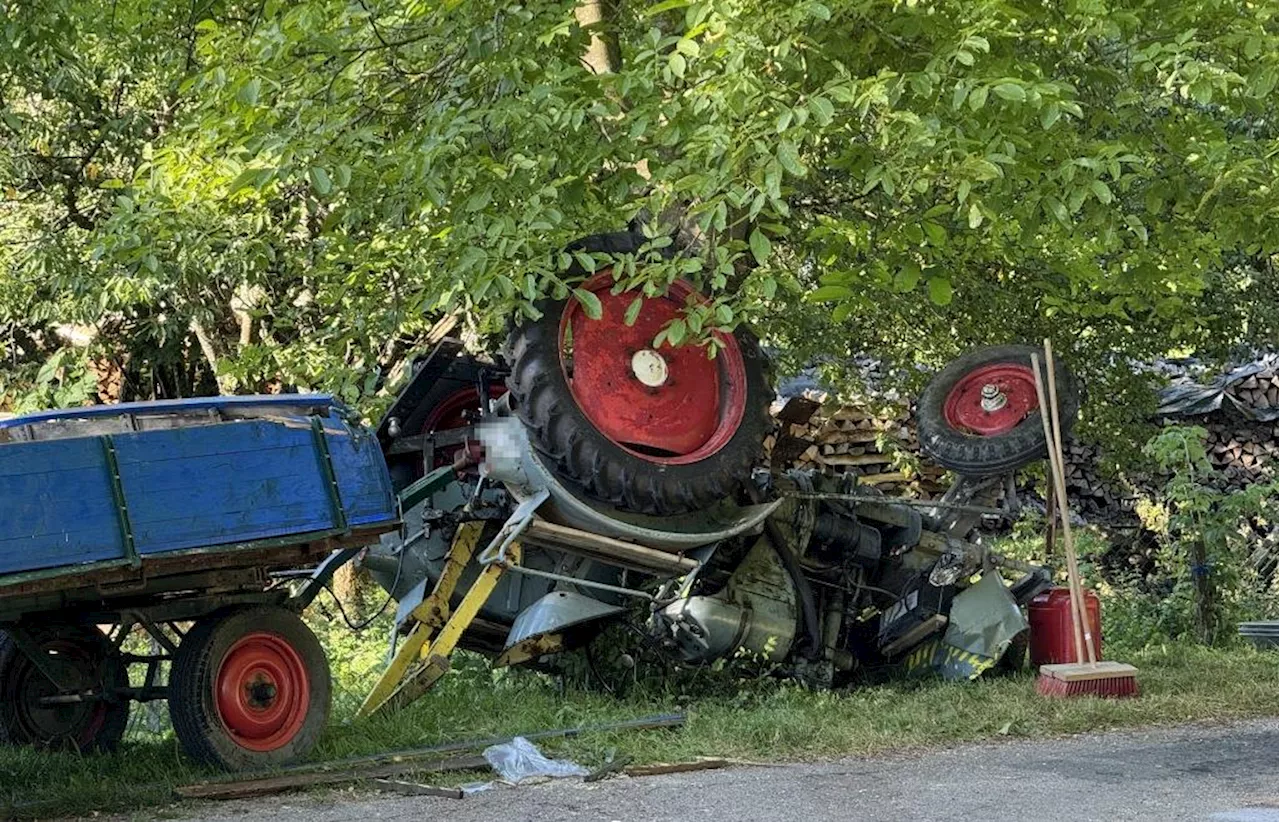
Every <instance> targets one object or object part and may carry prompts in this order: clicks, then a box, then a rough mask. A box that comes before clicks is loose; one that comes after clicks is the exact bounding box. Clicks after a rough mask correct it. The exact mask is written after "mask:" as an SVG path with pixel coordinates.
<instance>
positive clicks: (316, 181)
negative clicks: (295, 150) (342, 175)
mask: <svg viewBox="0 0 1280 822" xmlns="http://www.w3.org/2000/svg"><path fill="white" fill-rule="evenodd" d="M307 176H308V177H310V178H311V188H312V190H313V191H315V193H316V194H319V195H320V196H321V197H323V196H325V195H326V194H328V193H329V192H330V191H332V190H333V181H332V180H330V179H329V173H328V172H326V171H325V170H324V169H323V168H320V166H312V167H311V168H310V169H308V170H307Z"/></svg>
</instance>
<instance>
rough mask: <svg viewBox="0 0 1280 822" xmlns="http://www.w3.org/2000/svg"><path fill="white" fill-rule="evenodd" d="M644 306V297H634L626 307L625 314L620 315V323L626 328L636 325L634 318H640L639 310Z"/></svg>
mask: <svg viewBox="0 0 1280 822" xmlns="http://www.w3.org/2000/svg"><path fill="white" fill-rule="evenodd" d="M643 306H644V297H636V298H635V299H634V300H632V301H631V305H629V306H627V313H625V314H623V315H622V321H623V322H624V323H626V324H627V325H628V326H632V325H635V324H636V318H637V317H639V316H640V309H641V307H643Z"/></svg>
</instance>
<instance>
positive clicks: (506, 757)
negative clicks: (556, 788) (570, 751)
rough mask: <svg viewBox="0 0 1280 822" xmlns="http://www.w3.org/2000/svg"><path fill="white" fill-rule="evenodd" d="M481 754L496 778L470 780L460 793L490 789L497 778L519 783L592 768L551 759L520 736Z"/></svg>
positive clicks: (563, 760) (581, 771) (579, 773)
mask: <svg viewBox="0 0 1280 822" xmlns="http://www.w3.org/2000/svg"><path fill="white" fill-rule="evenodd" d="M483 756H484V758H485V760H486V761H488V763H489V765H490V766H491V767H492V768H493V770H494V772H495V773H497V774H498V779H497V780H494V781H493V782H469V783H467V784H466V785H463V786H462V788H461V789H462V792H463V793H468V794H470V793H477V792H479V791H485V790H489V789H490V788H492V787H494V786H495V785H496V784H498V783H500V782H505V783H508V784H511V785H519V784H520V783H522V782H525V781H528V780H531V779H538V778H542V779H563V778H564V777H567V776H586V775H587V774H589V773H591V771H589V770H587V769H586V768H584V767H582V766H581V765H579V764H578V763H577V762H571V761H570V760H568V759H550V758H548V757H547V756H545V755H543V753H542V751H540V750H538V746H537V745H534V744H533V743H532V742H530V741H529V740H527V739H525V738H524V737H523V736H517V737H516V738H514V739H512V740H511V741H510V742H503V743H501V744H499V745H490V746H489V747H488V748H485V749H484V752H483Z"/></svg>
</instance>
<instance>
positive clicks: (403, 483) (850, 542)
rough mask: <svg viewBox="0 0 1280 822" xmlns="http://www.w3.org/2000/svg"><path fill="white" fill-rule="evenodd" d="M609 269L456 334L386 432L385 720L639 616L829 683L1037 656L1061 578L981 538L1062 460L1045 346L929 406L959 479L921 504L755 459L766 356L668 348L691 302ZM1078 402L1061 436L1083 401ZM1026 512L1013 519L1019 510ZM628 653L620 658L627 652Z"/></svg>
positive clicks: (983, 355) (927, 421)
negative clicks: (1028, 485) (1040, 401)
mask: <svg viewBox="0 0 1280 822" xmlns="http://www.w3.org/2000/svg"><path fill="white" fill-rule="evenodd" d="M612 286H613V279H612V277H611V276H610V275H609V274H608V272H605V273H603V274H600V275H597V276H596V277H595V278H593V279H590V280H588V281H587V283H586V284H585V286H584V287H585V288H587V289H588V290H589V291H592V292H593V293H594V294H595V295H596V296H597V298H598V299H599V301H600V305H601V309H602V311H601V314H602V315H601V317H600V318H599V319H596V320H592V319H589V318H587V317H586V315H585V313H584V312H583V311H582V310H581V308H580V306H579V303H578V302H577V301H575V300H572V299H571V300H568V301H563V302H548V303H546V304H543V305H542V306H541V310H542V318H541V319H540V320H538V321H536V322H532V323H528V324H526V325H524V326H522V327H520V328H517V329H515V330H514V331H513V332H512V334H511V337H510V339H509V344H508V346H507V350H506V352H505V357H501V358H494V359H493V360H491V361H490V360H486V359H481V358H477V357H474V356H471V355H468V354H466V353H464V352H463V349H462V346H461V344H460V343H458V342H456V341H453V340H444V341H443V342H441V343H439V344H438V345H437V346H436V348H435V349H434V350H433V351H431V352H430V353H428V354H427V355H425V356H424V357H422V358H421V359H420V360H419V361H418V362H417V363H416V366H415V371H414V375H413V377H412V379H411V380H410V382H409V383H408V385H407V386H406V387H405V388H404V389H403V391H402V392H401V394H400V395H399V396H398V397H397V399H396V401H395V403H394V404H393V406H392V407H391V409H390V410H389V411H388V413H387V415H386V416H385V417H384V419H383V420H382V422H381V424H380V425H379V428H378V437H379V439H380V442H381V444H382V447H383V451H384V453H385V454H386V455H387V461H388V466H389V468H390V470H391V475H392V479H393V483H394V485H395V487H396V489H397V491H398V492H399V493H400V497H401V504H402V508H403V513H404V528H403V529H402V531H401V533H400V534H399V535H385V536H384V537H383V539H382V542H381V543H380V544H379V545H377V546H375V547H372V548H370V549H369V550H367V551H366V552H365V555H364V556H363V557H362V560H361V561H362V562H363V565H364V567H366V568H367V569H368V570H369V571H370V572H371V573H372V574H373V576H374V577H375V578H376V579H377V580H378V582H379V583H380V584H381V585H382V586H383V587H384V588H386V589H387V590H388V591H389V592H390V593H391V594H392V595H393V596H394V597H395V598H396V599H397V600H398V602H399V610H398V614H397V626H398V630H397V632H396V639H395V643H396V653H395V655H394V659H393V662H392V663H391V665H390V667H389V669H388V670H387V672H386V673H385V675H384V676H383V678H382V681H381V682H380V683H379V684H378V685H377V687H376V688H375V689H374V691H373V693H371V694H370V696H369V698H368V700H367V701H366V703H365V706H364V709H363V711H364V712H365V713H368V712H372V711H375V710H378V709H380V708H383V707H384V706H388V705H396V704H403V703H404V702H405V701H408V700H410V699H413V698H414V697H416V696H417V695H419V694H421V693H422V692H423V691H424V690H425V689H426V688H428V687H430V685H431V684H432V683H433V682H434V681H435V680H436V679H438V678H439V677H440V675H441V674H443V673H444V671H445V670H447V668H448V659H449V656H450V653H451V652H452V650H453V649H454V648H455V647H458V646H463V647H468V648H472V649H475V650H479V651H483V652H486V653H489V654H491V655H493V656H494V657H496V659H497V660H498V661H499V662H500V663H501V664H519V663H526V662H538V661H543V662H546V661H548V660H551V659H554V658H555V657H556V655H559V654H563V653H566V652H568V651H572V650H573V649H575V648H578V647H582V646H585V645H587V644H588V643H591V642H592V640H593V639H595V638H597V637H599V636H601V635H602V633H603V632H604V631H605V630H606V628H607V627H608V626H609V625H610V624H611V623H625V624H626V625H627V626H628V627H629V628H630V629H631V631H630V634H632V635H635V636H638V637H642V638H643V639H644V641H645V643H646V646H647V647H649V648H651V649H657V650H658V652H659V653H660V654H663V655H665V656H666V657H667V658H668V659H670V660H672V661H674V662H677V663H682V664H699V663H707V662H711V661H714V660H717V659H722V658H727V657H732V656H734V655H738V654H743V653H745V654H750V655H753V656H756V657H760V658H764V659H767V660H769V661H770V662H771V663H773V669H774V670H779V671H782V672H784V673H786V674H789V675H793V676H796V677H800V678H803V679H804V680H805V681H806V682H810V683H812V684H816V685H833V684H838V683H840V682H841V681H842V680H846V679H848V678H849V677H850V675H851V674H853V673H855V672H856V671H857V670H858V669H860V668H865V667H876V668H881V667H883V666H898V667H900V668H902V669H905V670H911V671H924V670H933V671H936V672H939V673H941V674H943V675H944V676H949V677H956V678H970V677H974V676H977V675H979V674H981V673H982V672H983V671H984V670H986V669H988V668H990V667H992V666H995V665H997V664H1000V663H1001V662H1004V663H1009V662H1016V661H1017V660H1016V657H1018V656H1019V655H1020V654H1021V653H1022V649H1023V647H1024V644H1025V643H1024V642H1023V641H1022V640H1023V639H1024V638H1025V632H1026V628H1027V623H1026V620H1025V618H1024V616H1023V613H1022V608H1021V606H1023V605H1024V604H1025V603H1026V602H1028V601H1029V600H1030V599H1031V598H1032V597H1033V596H1035V595H1036V594H1037V593H1039V592H1040V591H1042V590H1044V589H1045V588H1047V587H1048V586H1049V581H1050V577H1049V574H1048V572H1047V571H1046V570H1045V569H1043V568H1040V567H1037V566H1031V565H1027V564H1026V563H1022V562H1018V561H1015V560H1013V559H1010V558H1006V557H1002V556H999V555H997V554H995V553H992V552H991V551H989V550H988V549H986V548H985V547H984V546H982V545H981V544H979V543H977V542H970V541H967V540H966V539H965V537H966V535H968V534H969V533H970V532H971V531H972V530H973V528H974V526H975V525H976V524H977V522H978V519H979V518H980V517H982V516H984V515H1009V514H1011V513H1013V512H1011V511H1010V510H1009V508H1010V502H1009V500H1010V499H1012V498H1011V497H1010V496H1009V495H1007V494H1004V495H1003V496H1004V499H1005V507H1004V508H1003V509H996V508H993V507H992V506H993V505H994V502H995V500H996V499H997V498H999V497H1001V496H1002V494H1003V492H1004V491H1005V490H1006V489H1007V488H1012V481H1011V472H1013V471H1016V470H1017V469H1019V468H1021V467H1023V466H1025V465H1027V464H1028V463H1031V462H1033V461H1036V460H1038V459H1041V458H1042V457H1043V456H1044V454H1045V443H1044V438H1043V433H1042V428H1041V425H1040V422H1039V419H1038V411H1037V402H1036V395H1035V387H1034V382H1033V377H1032V371H1031V366H1030V359H1031V354H1032V349H1031V348H1029V347H1021V346H1002V347H995V348H987V349H982V350H979V351H975V352H972V353H970V354H969V355H966V356H965V357H963V358H961V359H960V360H957V361H956V362H954V363H952V364H951V365H950V366H948V367H947V368H946V369H944V370H943V371H942V372H940V373H939V374H938V375H937V376H936V377H935V378H934V380H933V382H932V383H931V384H930V385H929V386H928V388H927V389H926V391H925V392H924V394H923V395H922V397H921V401H920V404H919V405H920V411H919V414H920V419H919V424H920V437H921V443H922V446H923V447H924V449H925V450H926V452H927V453H928V454H929V455H930V456H931V457H932V458H933V459H935V460H936V461H937V462H938V463H940V464H941V465H943V466H945V467H947V468H950V469H952V470H953V471H955V472H956V473H957V475H958V476H959V479H958V480H957V481H956V482H955V484H954V485H953V487H952V488H951V490H950V491H949V492H948V493H947V494H946V495H945V497H944V498H943V499H942V500H939V501H937V502H925V503H921V502H916V501H910V500H898V499H892V498H888V497H885V496H883V495H881V494H879V493H877V492H876V491H875V489H874V488H867V487H861V486H857V485H856V484H851V483H850V482H844V481H840V482H838V481H835V480H832V479H830V478H827V477H823V476H821V475H817V474H813V473H809V472H798V471H791V472H786V473H783V474H771V473H769V472H767V471H763V470H760V469H758V468H756V467H755V466H757V465H758V463H759V458H760V454H761V450H762V447H763V442H764V439H765V437H766V436H767V435H768V433H769V431H770V428H771V425H772V423H771V419H770V417H769V414H768V406H769V403H770V401H771V399H772V396H773V394H772V391H771V389H770V387H769V384H768V381H767V378H766V368H765V361H764V359H763V357H762V355H761V353H760V351H759V348H758V346H757V344H756V341H755V338H754V337H753V336H752V335H751V334H750V333H749V332H747V331H745V330H740V331H738V332H737V333H735V334H732V335H729V334H719V333H718V332H717V334H716V339H715V342H716V345H717V348H718V353H717V356H715V357H714V358H710V357H708V356H707V353H706V351H705V350H704V349H703V348H700V347H697V346H684V347H677V348H673V347H671V346H667V345H664V346H662V347H659V348H655V347H653V345H652V342H653V340H654V338H655V336H656V335H657V334H658V332H659V331H660V330H661V329H662V328H663V326H664V325H665V324H666V323H668V322H669V321H671V320H672V319H674V318H676V317H678V316H679V315H680V314H681V312H682V311H683V310H684V309H685V307H686V305H687V304H688V303H689V302H690V301H694V300H698V299H701V298H700V297H699V295H698V294H697V293H696V292H695V291H694V289H693V288H692V286H690V285H688V284H686V283H679V282H678V283H675V284H674V285H672V286H671V287H670V288H669V289H668V290H667V292H666V293H665V294H662V295H660V296H657V297H650V298H645V299H643V300H642V304H641V308H640V311H639V313H638V315H636V316H635V317H634V319H633V322H631V323H628V322H627V319H628V318H627V316H626V314H627V309H628V307H629V306H630V305H631V304H632V301H633V300H634V299H635V297H636V295H635V294H632V293H623V294H616V295H615V294H611V293H610V289H611V288H612ZM1057 376H1058V384H1059V385H1061V386H1064V391H1063V405H1064V407H1063V409H1062V412H1063V418H1064V419H1065V420H1071V419H1073V418H1074V416H1075V412H1076V406H1077V403H1078V400H1077V396H1078V394H1077V391H1076V387H1075V384H1074V380H1073V379H1072V377H1071V375H1070V374H1068V373H1066V372H1065V371H1060V372H1059V373H1058V375H1057ZM1015 504H1016V503H1015ZM625 650H626V649H625V648H624V647H622V645H621V644H619V645H617V646H616V647H614V646H611V647H609V648H606V649H604V651H605V652H606V653H607V652H610V651H613V652H615V653H617V654H623V653H625Z"/></svg>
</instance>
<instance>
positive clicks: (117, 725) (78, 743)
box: [0, 624, 129, 752]
mask: <svg viewBox="0 0 1280 822" xmlns="http://www.w3.org/2000/svg"><path fill="white" fill-rule="evenodd" d="M25 630H26V632H27V633H28V634H29V635H30V637H31V639H32V641H34V642H35V644H36V645H37V646H38V647H40V648H41V649H42V650H45V651H47V652H51V653H52V652H56V653H57V654H59V656H61V658H62V660H63V661H64V662H67V663H69V664H70V666H71V671H72V672H73V676H74V677H75V680H76V681H75V682H72V683H69V684H70V685H71V686H72V687H74V688H76V689H81V688H84V689H90V688H101V689H104V690H115V689H120V688H126V687H128V685H129V675H128V670H127V668H126V666H125V665H124V664H123V663H122V662H121V660H120V658H119V654H118V652H117V651H116V649H115V648H114V647H113V646H112V644H111V643H110V642H109V641H108V640H107V638H106V637H105V636H104V635H103V634H102V632H101V631H99V630H98V629H97V628H94V627H93V626H92V625H57V624H54V625H46V626H29V627H25ZM54 692H55V688H54V686H53V684H52V683H51V682H49V680H48V679H46V678H45V677H44V675H43V674H41V673H40V671H39V670H38V669H37V668H36V667H35V664H34V663H33V662H32V661H31V660H30V659H28V658H27V656H26V654H24V653H23V652H22V651H21V650H20V649H19V648H18V644H17V643H16V642H15V641H14V639H13V637H12V636H10V635H9V634H8V633H6V632H4V631H0V744H5V745H31V746H34V747H37V748H45V749H55V750H56V749H71V750H77V751H80V752H90V751H94V752H98V751H112V750H115V748H116V747H117V746H118V745H119V744H120V740H121V739H122V738H123V737H124V732H125V729H126V728H127V727H128V725H129V701H128V700H127V699H124V698H121V697H118V696H115V695H114V694H108V695H107V698H106V699H101V700H96V701H89V702H80V703H70V704H66V705H54V706H41V705H39V704H38V703H37V702H36V700H38V699H41V698H42V697H45V696H52V695H53V694H54Z"/></svg>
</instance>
